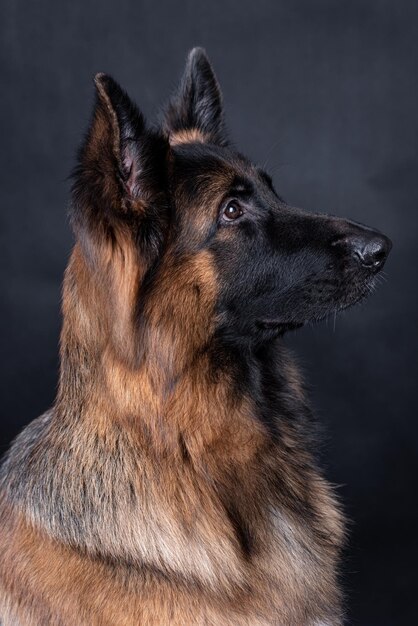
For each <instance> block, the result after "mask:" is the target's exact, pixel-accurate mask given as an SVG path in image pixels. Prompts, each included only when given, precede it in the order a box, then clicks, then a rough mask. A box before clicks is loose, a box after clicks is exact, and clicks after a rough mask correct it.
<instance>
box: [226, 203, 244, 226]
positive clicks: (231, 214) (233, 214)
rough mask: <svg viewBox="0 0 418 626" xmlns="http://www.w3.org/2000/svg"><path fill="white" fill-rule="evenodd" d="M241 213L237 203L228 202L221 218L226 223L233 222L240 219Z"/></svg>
mask: <svg viewBox="0 0 418 626" xmlns="http://www.w3.org/2000/svg"><path fill="white" fill-rule="evenodd" d="M243 213H244V211H243V210H242V209H241V207H240V206H239V204H238V203H237V202H228V204H227V205H226V207H225V208H224V210H223V213H222V217H223V218H224V220H226V221H227V222H233V221H234V220H236V219H238V218H239V217H241V215H242V214H243Z"/></svg>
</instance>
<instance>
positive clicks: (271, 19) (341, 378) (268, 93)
mask: <svg viewBox="0 0 418 626" xmlns="http://www.w3.org/2000/svg"><path fill="white" fill-rule="evenodd" d="M417 18H418V3H417V2H416V0H412V1H410V2H408V1H402V0H392V1H386V0H375V1H371V0H361V1H355V0H349V1H346V0H334V1H332V0H311V1H309V0H304V1H299V0H293V1H291V0H288V1H284V0H277V1H274V0H270V1H267V0H257V1H256V2H254V1H252V0H245V1H244V0H235V1H233V0H223V1H222V2H218V1H217V2H211V1H210V0H206V1H205V2H200V1H197V0H193V1H192V0H190V1H189V2H182V1H179V0H177V1H176V0H173V1H172V2H167V1H160V2H157V1H155V0H153V1H149V0H136V1H134V0H131V1H130V2H124V1H122V0H119V1H118V2H111V1H110V0H100V1H97V2H93V1H91V0H83V1H78V0H73V1H72V2H65V3H64V2H57V1H56V0H55V1H54V0H36V2H30V1H27V2H23V1H22V0H3V1H2V3H1V8H0V29H1V41H0V45H1V98H0V124H1V135H0V137H1V155H0V158H1V169H0V176H1V211H0V220H1V241H0V251H1V252H0V253H1V263H0V273H1V293H2V311H1V325H0V329H1V339H2V352H1V355H2V358H1V376H0V381H1V385H2V394H1V422H0V423H1V442H2V446H3V448H5V447H6V446H7V444H8V442H9V441H10V439H11V438H12V437H13V436H14V435H15V434H16V433H17V432H18V431H19V430H20V429H21V427H22V426H23V425H24V424H25V423H27V422H28V421H29V420H31V419H32V418H34V417H35V416H37V415H38V414H39V413H40V412H42V411H43V410H44V409H46V408H47V407H48V406H49V405H50V404H51V403H52V401H53V399H54V394H55V389H56V381H57V343H58V334H59V328H60V313H59V306H60V285H61V280H62V273H63V270H64V267H65V264H66V261H67V259H68V255H69V253H70V249H71V244H72V237H71V233H70V230H69V227H68V223H67V219H66V205H67V201H68V189H69V184H68V181H67V180H66V178H67V175H68V174H69V172H70V169H71V167H72V164H73V156H74V153H75V150H76V147H77V145H78V142H79V140H80V137H81V133H82V131H83V130H84V129H85V126H86V123H87V120H88V118H89V115H90V106H91V103H92V94H93V86H92V82H91V78H92V76H93V74H94V73H95V72H97V71H106V72H109V73H111V74H113V75H114V76H115V77H116V78H117V79H118V80H119V81H120V82H121V83H122V85H123V86H124V87H125V88H126V89H128V91H129V92H130V93H131V95H132V96H133V97H135V98H136V99H137V101H138V103H139V104H140V106H141V107H142V109H143V111H144V112H145V113H146V114H147V115H150V114H152V113H153V112H155V110H156V107H157V106H159V105H160V104H161V102H162V101H163V99H164V98H165V97H166V96H167V95H168V93H169V91H170V89H171V88H172V87H173V86H174V85H175V83H176V81H177V79H178V77H179V75H180V72H181V71H182V67H183V62H184V57H185V55H186V52H187V50H188V49H189V48H191V47H192V46H194V45H202V46H204V47H206V49H207V51H208V54H209V56H210V58H211V60H212V62H213V64H214V66H215V69H216V71H217V73H218V77H219V79H220V82H221V85H222V87H223V90H224V96H225V103H226V109H227V119H228V122H229V127H230V129H231V134H232V137H233V139H234V140H235V141H236V143H237V144H238V145H239V147H240V148H241V149H242V150H243V151H244V152H247V153H248V154H249V155H250V156H251V157H253V158H254V159H255V160H256V161H258V162H260V163H261V164H264V163H265V162H267V169H268V170H270V172H271V173H272V174H273V177H274V180H275V183H276V186H277V188H278V190H279V192H280V193H281V194H282V195H283V196H284V197H285V198H286V199H287V200H288V201H290V202H292V203H293V204H294V205H299V206H303V207H305V208H311V209H315V210H321V211H324V212H332V213H335V214H338V215H346V216H349V217H352V218H354V219H356V220H359V221H362V222H365V223H369V224H371V225H374V226H377V227H378V228H380V229H381V230H383V231H384V232H385V233H387V234H388V235H389V236H390V237H391V238H392V239H393V242H394V249H393V252H392V254H391V257H390V259H389V262H388V264H387V267H386V272H385V273H386V277H387V282H386V283H384V284H383V285H382V286H381V287H380V288H379V290H378V291H377V293H376V294H375V295H373V296H372V297H371V298H370V300H369V301H368V302H367V303H366V304H365V305H363V306H362V307H359V308H357V309H354V310H351V311H349V312H347V313H345V314H344V315H343V316H339V317H338V318H337V320H336V324H335V327H334V320H330V321H329V322H328V324H325V323H324V324H322V325H320V326H317V327H314V328H307V329H305V330H303V331H301V332H300V333H299V335H294V336H292V337H289V338H288V343H289V344H291V345H293V346H294V347H295V348H296V349H297V351H298V352H299V354H300V355H301V360H302V363H303V364H304V367H305V371H306V374H307V376H308V379H309V380H310V381H311V383H312V396H313V400H314V404H315V406H316V409H317V412H318V414H319V415H320V417H321V419H322V421H323V423H324V424H325V427H326V441H327V444H326V448H325V452H324V461H325V463H326V465H327V473H328V476H329V477H330V478H331V480H333V481H334V482H335V483H338V484H339V485H342V486H341V487H340V489H339V491H340V494H341V497H342V499H343V501H344V502H345V507H346V510H347V513H348V515H349V517H350V518H351V519H352V520H353V523H352V525H351V528H350V535H351V537H350V545H349V549H348V550H347V558H346V562H345V577H346V585H347V589H348V592H349V616H350V618H349V623H352V624H359V625H361V626H399V625H408V626H410V625H411V624H414V623H418V621H417V611H416V610H415V604H416V598H415V595H416V582H417V581H416V580H415V581H414V577H415V562H414V560H413V559H414V551H415V557H416V540H415V537H416V527H417V511H418V508H417V504H416V490H417V483H416V476H417V472H416V470H417V442H416V439H417V435H418V426H417V423H416V417H417V411H416V408H417V407H416V401H415V387H416V385H417V364H416V359H415V354H416V346H417V315H416V313H417V285H416V278H417V277H416V267H417V261H418V259H417V251H416V245H417V222H418V219H417V218H418V207H417V199H418V185H417V176H418V167H417V165H418V162H417V161H418V160H417V149H416V146H417V130H418V123H417V95H418V78H417V77H418V71H417V70H418V67H417V65H418V63H417V52H418V43H417V27H418V20H417Z"/></svg>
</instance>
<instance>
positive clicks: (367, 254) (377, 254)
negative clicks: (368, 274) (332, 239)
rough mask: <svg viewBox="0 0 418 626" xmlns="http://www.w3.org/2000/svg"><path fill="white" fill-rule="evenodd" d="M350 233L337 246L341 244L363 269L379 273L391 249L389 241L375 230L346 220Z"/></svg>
mask: <svg viewBox="0 0 418 626" xmlns="http://www.w3.org/2000/svg"><path fill="white" fill-rule="evenodd" d="M347 224H349V228H350V231H351V232H349V233H347V234H346V235H345V236H344V237H343V238H342V239H339V241H338V242H336V243H338V244H340V245H341V244H343V247H344V248H345V250H346V251H347V252H349V253H350V254H351V256H352V257H354V258H355V259H356V260H357V261H358V262H359V263H360V264H361V265H362V266H363V267H365V268H368V269H370V270H374V271H376V272H377V271H379V270H381V269H382V267H383V266H384V264H385V261H386V259H387V257H388V254H389V252H390V250H391V248H392V242H391V240H390V239H389V238H388V237H386V235H383V234H382V233H380V232H379V231H377V230H374V229H372V228H368V227H367V226H363V224H358V223H357V222H351V221H348V220H347Z"/></svg>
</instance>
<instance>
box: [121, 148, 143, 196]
mask: <svg viewBox="0 0 418 626" xmlns="http://www.w3.org/2000/svg"><path fill="white" fill-rule="evenodd" d="M122 165H123V169H124V171H125V173H126V175H127V178H126V186H127V188H128V191H129V194H130V195H131V196H132V197H135V196H137V195H138V194H139V186H138V176H139V174H140V171H141V169H140V167H139V164H138V158H137V154H136V148H135V145H134V142H133V141H131V142H129V141H128V145H127V146H126V147H125V148H124V150H123V157H122Z"/></svg>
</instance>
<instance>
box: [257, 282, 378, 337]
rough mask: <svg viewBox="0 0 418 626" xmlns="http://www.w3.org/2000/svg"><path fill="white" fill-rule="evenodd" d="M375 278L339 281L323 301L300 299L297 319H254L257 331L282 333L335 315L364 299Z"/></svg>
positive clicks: (372, 286) (373, 287)
mask: <svg viewBox="0 0 418 626" xmlns="http://www.w3.org/2000/svg"><path fill="white" fill-rule="evenodd" d="M377 280H378V277H377V275H370V276H368V277H367V279H364V278H363V279H362V280H358V281H353V282H352V283H351V284H350V286H348V284H347V283H346V282H345V283H344V282H343V283H340V285H339V286H338V288H336V289H335V291H334V293H333V297H331V298H330V299H329V300H328V299H327V300H325V301H323V300H322V299H321V298H320V297H318V299H317V300H316V301H314V302H313V301H312V299H307V300H306V301H303V299H301V301H299V303H298V304H299V306H298V307H296V306H295V308H298V309H299V310H300V313H301V315H300V318H299V319H291V320H289V319H286V318H285V317H283V316H277V317H271V318H270V317H269V318H262V319H258V320H257V321H256V324H255V325H256V328H257V330H258V331H259V332H261V333H265V334H268V335H270V336H271V335H283V334H284V333H286V332H289V331H294V330H297V329H299V328H301V327H302V326H305V324H313V323H319V322H321V321H323V320H324V319H326V318H328V317H329V316H330V315H336V314H338V313H339V312H341V311H343V310H345V309H348V308H350V307H352V306H355V305H356V304H359V303H360V302H362V301H363V300H365V299H366V298H367V297H368V296H369V294H370V293H372V292H373V291H374V289H375V287H376V283H377ZM295 304H296V303H295Z"/></svg>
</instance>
